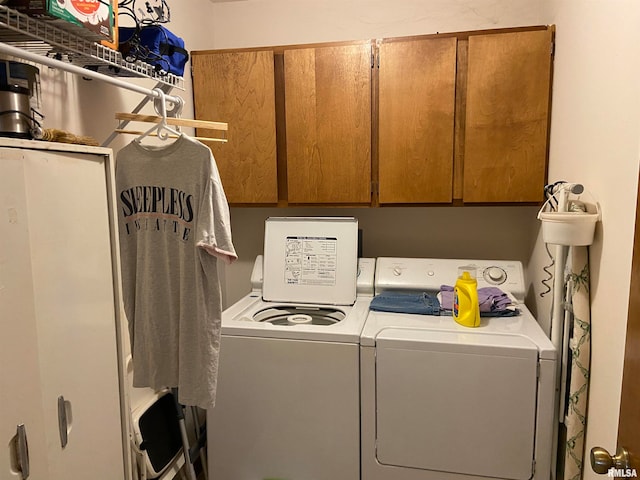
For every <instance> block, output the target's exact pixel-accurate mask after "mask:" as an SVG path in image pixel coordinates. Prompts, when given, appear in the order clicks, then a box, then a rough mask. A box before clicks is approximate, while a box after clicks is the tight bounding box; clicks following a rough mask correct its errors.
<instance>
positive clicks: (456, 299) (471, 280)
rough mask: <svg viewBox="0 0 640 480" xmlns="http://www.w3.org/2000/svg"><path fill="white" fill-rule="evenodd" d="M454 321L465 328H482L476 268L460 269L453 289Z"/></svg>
mask: <svg viewBox="0 0 640 480" xmlns="http://www.w3.org/2000/svg"><path fill="white" fill-rule="evenodd" d="M453 319H454V320H455V321H456V322H458V323H459V324H460V325H464V326H465V327H479V326H480V304H479V303H478V281H477V280H476V268H475V267H472V266H464V267H459V268H458V280H457V281H456V285H455V287H454V288H453Z"/></svg>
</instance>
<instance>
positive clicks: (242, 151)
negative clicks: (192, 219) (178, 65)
mask: <svg viewBox="0 0 640 480" xmlns="http://www.w3.org/2000/svg"><path fill="white" fill-rule="evenodd" d="M192 63H193V93H194V103H195V112H196V117H197V118H199V119H202V120H214V121H221V122H227V123H228V124H229V130H228V132H227V138H228V142H227V143H220V142H211V143H208V145H209V147H210V148H211V151H212V152H213V154H214V157H215V159H216V163H217V165H218V169H219V171H220V177H221V179H222V184H223V187H224V190H225V194H226V196H227V201H228V202H229V203H232V204H243V203H244V204H252V203H258V204H260V203H263V204H264V203H274V204H275V203H277V201H278V178H277V158H276V120H275V118H276V116H275V115H276V113H275V112H276V109H275V89H274V59H273V52H271V51H236V52H220V53H218V52H197V54H195V55H193V58H192ZM199 132H200V133H202V134H203V135H204V134H205V133H206V131H205V130H199Z"/></svg>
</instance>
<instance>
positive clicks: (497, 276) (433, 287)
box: [375, 257, 526, 301]
mask: <svg viewBox="0 0 640 480" xmlns="http://www.w3.org/2000/svg"><path fill="white" fill-rule="evenodd" d="M464 267H469V269H470V270H473V269H475V274H476V279H477V280H478V288H482V287H490V286H495V287H498V288H500V289H502V290H504V291H506V292H509V293H511V294H512V295H513V296H514V297H515V298H516V299H518V300H519V301H524V295H525V290H526V285H525V281H524V273H523V268H522V263H521V262H519V261H505V260H465V259H441V258H438V259H434V258H392V257H381V258H378V259H377V261H376V276H375V292H376V294H378V293H380V292H383V291H385V290H420V291H426V292H437V291H439V290H440V287H441V286H442V285H451V286H453V285H455V283H456V279H457V278H458V275H459V273H458V272H459V269H460V270H461V269H463V268H464Z"/></svg>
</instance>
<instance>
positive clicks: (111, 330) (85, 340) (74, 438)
mask: <svg viewBox="0 0 640 480" xmlns="http://www.w3.org/2000/svg"><path fill="white" fill-rule="evenodd" d="M0 159H1V161H2V163H3V164H7V165H15V164H18V165H21V166H22V169H23V174H22V178H18V179H16V183H20V182H21V183H22V184H23V185H24V187H23V188H24V196H25V198H26V213H25V221H26V223H27V226H26V228H27V238H26V239H25V240H24V241H25V245H24V247H23V249H24V248H26V249H28V251H27V252H24V256H25V258H26V259H27V261H28V263H30V265H28V266H26V267H25V268H24V273H23V275H28V276H29V279H28V280H29V282H28V283H30V287H31V290H29V291H27V293H28V294H23V293H22V292H18V293H19V294H18V297H17V300H18V302H17V303H18V304H20V308H24V309H30V310H29V311H30V313H31V316H32V319H33V318H35V322H34V321H33V320H32V325H33V322H34V324H35V325H34V327H35V337H36V338H37V343H36V344H35V345H34V344H33V343H31V344H30V346H29V348H30V352H29V353H30V354H29V362H31V363H32V362H34V360H35V361H37V362H38V363H37V371H36V373H39V379H38V381H39V387H40V389H41V392H40V398H41V403H40V410H41V412H42V416H43V422H41V425H43V426H44V432H45V438H46V457H47V458H46V462H47V465H48V475H47V476H41V477H35V476H32V477H30V478H47V479H50V480H62V479H64V480H67V479H75V478H92V479H98V480H113V479H120V478H125V473H124V465H123V450H122V436H121V435H122V430H121V421H120V418H121V417H120V397H119V383H118V367H117V365H118V361H117V359H118V356H117V355H118V353H117V340H116V331H115V328H116V327H115V322H116V315H115V302H114V291H113V288H114V285H113V272H112V257H111V240H110V239H111V236H110V225H109V204H108V195H107V192H108V190H107V175H106V172H105V166H106V157H105V156H104V155H88V154H80V153H70V152H54V151H46V150H24V149H10V148H7V149H5V148H0ZM0 181H1V182H2V185H3V189H2V190H0V191H4V184H5V177H4V175H3V176H2V179H1V180H0ZM5 215H6V214H5ZM15 248H16V247H14V246H11V250H8V252H9V255H11V256H13V255H14V250H15ZM4 328H5V319H4V315H3V332H4V331H5V330H4ZM10 331H11V330H10ZM31 333H32V335H31V337H32V338H33V337H34V334H33V332H31ZM2 336H3V337H4V334H3V335H2ZM3 368H4V366H3ZM3 380H4V379H3ZM4 386H5V383H4V381H3V385H2V388H3V389H4ZM3 405H4V402H3ZM61 419H63V421H61ZM33 457H34V454H33V453H32V455H31V458H32V459H33ZM18 478H19V477H18ZM0 480H4V477H2V479H0Z"/></svg>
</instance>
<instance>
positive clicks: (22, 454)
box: [16, 423, 29, 480]
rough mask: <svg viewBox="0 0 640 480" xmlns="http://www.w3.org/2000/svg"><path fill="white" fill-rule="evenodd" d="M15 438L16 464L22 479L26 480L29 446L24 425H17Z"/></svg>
mask: <svg viewBox="0 0 640 480" xmlns="http://www.w3.org/2000/svg"><path fill="white" fill-rule="evenodd" d="M16 437H17V438H16V442H17V447H18V448H17V449H16V457H17V458H16V460H17V462H16V463H17V464H18V468H19V469H20V473H21V474H22V479H23V480H26V479H27V478H29V444H28V443H27V428H26V427H25V426H24V423H21V424H20V425H18V427H17V431H16Z"/></svg>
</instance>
